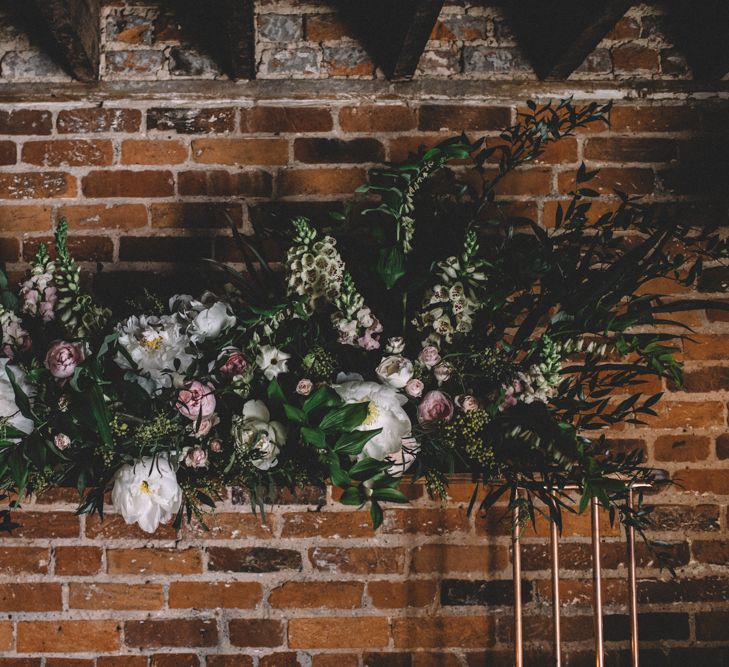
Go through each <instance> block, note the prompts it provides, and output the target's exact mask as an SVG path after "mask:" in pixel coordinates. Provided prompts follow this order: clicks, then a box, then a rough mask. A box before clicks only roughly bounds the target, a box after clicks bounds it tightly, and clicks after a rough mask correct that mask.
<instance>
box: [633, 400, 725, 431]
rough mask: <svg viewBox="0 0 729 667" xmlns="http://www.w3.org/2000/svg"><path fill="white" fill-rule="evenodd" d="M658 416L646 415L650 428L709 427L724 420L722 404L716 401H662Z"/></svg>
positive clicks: (717, 424)
mask: <svg viewBox="0 0 729 667" xmlns="http://www.w3.org/2000/svg"><path fill="white" fill-rule="evenodd" d="M657 412H658V417H646V419H645V421H646V423H647V424H648V425H649V426H651V427H652V428H672V429H676V428H691V427H693V428H710V427H712V426H721V425H723V424H724V423H725V421H724V404H723V403H720V402H718V401H702V402H694V401H662V402H661V403H659V405H658V409H657Z"/></svg>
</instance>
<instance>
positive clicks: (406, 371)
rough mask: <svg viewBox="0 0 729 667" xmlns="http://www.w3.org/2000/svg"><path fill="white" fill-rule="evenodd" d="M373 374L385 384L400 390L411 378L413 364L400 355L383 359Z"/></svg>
mask: <svg viewBox="0 0 729 667" xmlns="http://www.w3.org/2000/svg"><path fill="white" fill-rule="evenodd" d="M375 373H377V377H378V378H380V380H382V382H384V383H385V384H387V385H390V386H391V387H393V388H395V389H402V388H403V387H404V386H405V385H406V384H407V383H408V382H409V381H410V380H411V379H412V377H413V362H412V361H410V359H406V358H405V357H401V356H400V355H392V356H391V357H385V358H384V359H383V360H382V361H381V362H380V365H379V366H378V367H377V368H376V369H375Z"/></svg>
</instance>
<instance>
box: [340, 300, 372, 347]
mask: <svg viewBox="0 0 729 667" xmlns="http://www.w3.org/2000/svg"><path fill="white" fill-rule="evenodd" d="M336 325H337V329H339V342H340V343H341V344H342V345H357V346H359V347H361V348H363V349H365V350H376V349H378V348H379V347H380V334H381V333H382V331H383V328H382V323H381V322H380V321H379V320H378V319H377V318H376V317H375V316H374V315H373V314H372V311H371V310H370V309H369V308H367V307H366V306H365V307H364V308H360V309H359V310H358V311H357V317H356V319H353V320H346V319H344V318H343V319H341V320H339V321H338V322H336Z"/></svg>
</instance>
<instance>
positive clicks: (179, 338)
mask: <svg viewBox="0 0 729 667" xmlns="http://www.w3.org/2000/svg"><path fill="white" fill-rule="evenodd" d="M117 331H118V332H119V339H118V343H119V345H121V346H122V347H123V348H124V349H125V350H126V351H127V353H128V355H129V356H130V357H131V359H132V361H133V362H134V363H135V364H136V367H137V368H132V366H131V365H130V364H129V361H128V360H127V358H126V357H125V356H124V355H123V354H121V353H119V354H117V356H116V363H117V364H119V366H121V367H122V368H127V369H130V370H137V369H139V373H140V375H139V376H138V377H137V382H138V383H139V384H140V385H141V386H142V387H144V388H145V389H146V390H147V392H149V393H150V394H153V393H154V392H155V391H157V390H159V389H162V388H163V387H171V386H172V385H173V383H174V381H175V380H178V379H181V378H182V374H183V373H184V372H185V371H186V370H187V369H188V368H189V366H190V364H191V363H192V362H193V360H194V357H193V356H192V355H191V354H189V353H188V352H187V351H186V348H187V347H188V345H189V344H190V339H189V338H188V337H187V336H186V335H185V334H184V333H183V331H182V329H181V328H180V325H179V324H178V323H177V321H176V320H175V318H174V317H172V316H164V317H155V316H147V315H142V316H140V317H136V316H132V317H130V318H129V319H128V320H127V321H126V322H122V323H120V324H119V325H117Z"/></svg>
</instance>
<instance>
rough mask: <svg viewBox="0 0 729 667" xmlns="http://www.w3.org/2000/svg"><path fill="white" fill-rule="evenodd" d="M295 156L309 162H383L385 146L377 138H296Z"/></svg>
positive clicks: (301, 160)
mask: <svg viewBox="0 0 729 667" xmlns="http://www.w3.org/2000/svg"><path fill="white" fill-rule="evenodd" d="M294 158H295V159H296V160H298V161H299V162H306V163H309V164H327V163H332V162H354V163H357V162H381V161H382V160H384V159H385V149H384V146H383V145H382V144H381V143H380V142H379V141H377V140H376V139H369V138H368V139H349V140H344V139H319V138H307V139H295V140H294Z"/></svg>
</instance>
